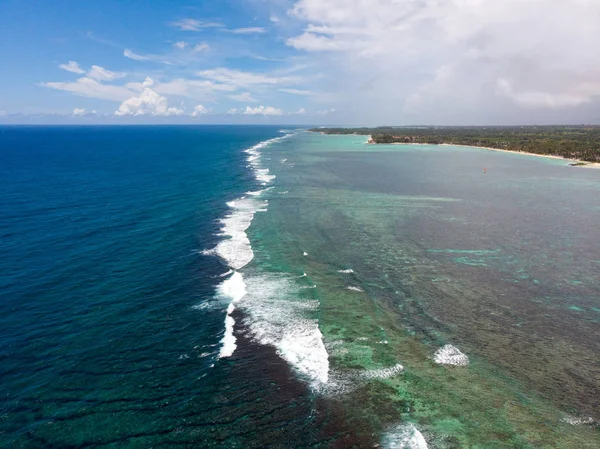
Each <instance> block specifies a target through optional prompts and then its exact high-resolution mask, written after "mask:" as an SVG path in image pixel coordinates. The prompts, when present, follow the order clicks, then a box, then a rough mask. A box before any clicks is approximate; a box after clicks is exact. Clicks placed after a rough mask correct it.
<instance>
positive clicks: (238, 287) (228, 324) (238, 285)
mask: <svg viewBox="0 0 600 449" xmlns="http://www.w3.org/2000/svg"><path fill="white" fill-rule="evenodd" d="M217 293H218V295H219V296H220V297H221V298H223V299H226V300H230V301H231V302H230V303H229V306H228V307H227V315H226V316H225V335H224V336H223V338H222V339H221V344H222V346H221V351H220V352H219V358H220V359H221V358H223V357H231V355H232V354H233V352H234V351H235V349H236V348H237V345H236V338H235V335H233V329H234V326H235V320H234V319H233V317H232V316H231V314H232V313H233V311H234V310H235V305H234V304H235V303H236V302H238V301H240V300H241V299H242V298H243V297H244V296H245V295H246V284H245V283H244V277H243V276H242V274H241V273H238V272H237V271H236V272H235V273H233V274H232V275H231V277H230V278H229V279H226V280H225V281H223V282H222V283H221V284H220V285H219V286H218V287H217Z"/></svg>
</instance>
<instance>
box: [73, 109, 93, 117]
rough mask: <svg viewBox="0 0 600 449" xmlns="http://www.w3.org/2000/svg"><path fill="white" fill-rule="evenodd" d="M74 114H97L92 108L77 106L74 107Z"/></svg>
mask: <svg viewBox="0 0 600 449" xmlns="http://www.w3.org/2000/svg"><path fill="white" fill-rule="evenodd" d="M71 114H72V115H79V116H82V115H96V110H91V111H90V112H88V111H86V110H85V109H84V108H75V109H73V112H72V113H71Z"/></svg>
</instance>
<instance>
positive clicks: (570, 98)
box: [498, 79, 600, 109]
mask: <svg viewBox="0 0 600 449" xmlns="http://www.w3.org/2000/svg"><path fill="white" fill-rule="evenodd" d="M498 87H499V88H500V90H501V91H502V92H503V93H504V94H506V96H507V97H509V98H511V99H512V100H514V101H515V102H516V103H517V104H519V105H521V106H524V107H528V108H544V109H560V108H564V107H573V106H579V105H581V104H584V103H589V102H590V101H591V96H592V95H594V94H595V95H600V83H598V84H596V85H595V86H594V88H593V90H594V92H589V95H586V94H585V93H583V92H582V93H579V94H577V93H570V94H552V93H549V92H541V91H537V90H531V91H522V92H515V91H514V90H513V87H512V86H511V84H510V82H509V81H508V80H506V79H500V80H498ZM591 90H592V89H591Z"/></svg>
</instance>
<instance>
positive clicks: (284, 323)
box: [241, 274, 329, 389]
mask: <svg viewBox="0 0 600 449" xmlns="http://www.w3.org/2000/svg"><path fill="white" fill-rule="evenodd" d="M246 288H247V290H248V296H247V297H246V298H245V299H244V301H243V303H242V305H241V307H242V308H243V310H244V312H246V316H247V324H248V327H249V329H250V333H251V335H252V337H253V338H254V339H255V340H256V341H258V342H259V343H261V344H263V345H269V346H273V347H275V348H276V349H277V354H278V355H279V356H280V357H281V358H283V359H284V360H285V361H287V362H288V363H289V364H290V365H291V366H292V367H293V368H294V369H295V370H296V372H298V373H299V374H300V375H301V376H302V377H304V378H306V379H307V380H308V381H309V382H310V384H311V386H312V387H313V388H315V389H319V388H320V387H321V386H322V385H324V384H326V383H327V381H328V375H329V356H328V354H327V350H326V349H325V345H324V344H323V335H322V334H321V331H320V330H319V326H318V321H317V319H316V317H315V316H314V314H315V311H316V309H318V301H316V300H308V299H304V298H302V295H300V294H299V293H300V291H301V290H300V286H298V285H296V284H295V282H294V281H293V278H291V277H288V276H285V275H272V274H269V275H266V274H263V275H256V276H248V277H247V278H246Z"/></svg>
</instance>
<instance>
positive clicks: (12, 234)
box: [0, 126, 280, 447]
mask: <svg viewBox="0 0 600 449" xmlns="http://www.w3.org/2000/svg"><path fill="white" fill-rule="evenodd" d="M277 135H280V134H278V128H275V127H231V126H229V127H214V126H213V127H4V128H0V186H1V194H0V254H1V256H0V292H1V293H0V294H1V300H0V384H1V392H2V394H1V396H0V446H2V447H76V446H77V447H85V446H88V445H93V444H97V443H106V444H110V443H114V444H117V445H119V444H123V443H125V442H129V443H132V442H136V441H137V442H138V444H142V445H143V447H149V446H150V445H151V444H157V443H160V444H161V445H162V444H164V443H165V441H175V440H177V437H173V438H172V437H171V436H172V435H177V429H181V428H183V427H185V424H184V423H185V422H186V419H185V416H186V414H188V415H191V416H193V417H196V418H197V415H198V413H197V412H194V411H192V410H198V409H202V408H203V407H204V405H203V404H205V403H206V402H205V399H204V397H203V396H202V395H208V396H209V397H211V398H213V397H214V396H215V395H214V393H213V391H212V390H210V388H209V387H207V386H206V385H203V386H200V382H199V379H202V377H203V375H204V374H206V373H207V371H208V370H210V369H211V368H210V367H211V365H212V364H213V363H214V362H215V360H216V357H217V354H218V351H219V344H218V343H219V340H220V338H221V337H222V334H223V318H224V312H223V311H222V310H212V311H211V310H196V309H193V306H194V305H197V304H201V303H204V302H206V301H207V299H209V298H211V297H212V296H213V295H214V288H215V285H216V284H217V283H218V282H219V279H218V275H219V274H222V273H223V272H225V271H226V270H227V268H226V267H225V266H224V265H223V264H222V262H220V261H219V259H218V258H214V257H206V256H202V255H201V254H200V250H202V249H205V248H209V247H212V246H214V244H215V242H216V239H217V238H218V237H216V236H215V232H216V231H217V230H218V227H219V225H218V222H217V219H218V218H219V217H221V216H222V215H223V214H224V212H225V210H226V209H227V205H226V204H225V203H226V201H229V200H231V199H233V198H235V197H236V196H239V194H240V193H242V192H244V191H246V190H249V189H252V188H256V180H255V179H254V176H253V175H252V173H251V172H250V171H249V170H248V169H247V167H246V166H247V162H246V155H245V154H244V153H242V150H243V149H244V148H248V147H249V146H251V145H254V144H256V143H258V142H260V141H263V140H265V139H268V138H272V137H275V136H277ZM223 376H225V374H223ZM216 378H217V379H218V378H219V374H217V375H216ZM216 384H217V385H218V382H217V383H216ZM194 400H197V401H198V404H196V405H190V401H191V402H193V401H194ZM192 421H193V418H190V419H188V420H187V422H188V423H191V422H192ZM209 421H213V422H216V420H215V419H214V418H210V419H209ZM202 425H203V424H198V426H199V427H202ZM179 433H180V434H182V436H181V438H180V441H179V444H189V443H191V442H193V441H201V440H202V438H200V437H199V436H197V435H196V436H194V435H192V434H191V431H190V430H189V429H187V431H186V432H179ZM136 438H137V439H136ZM182 441H183V442H182Z"/></svg>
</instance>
